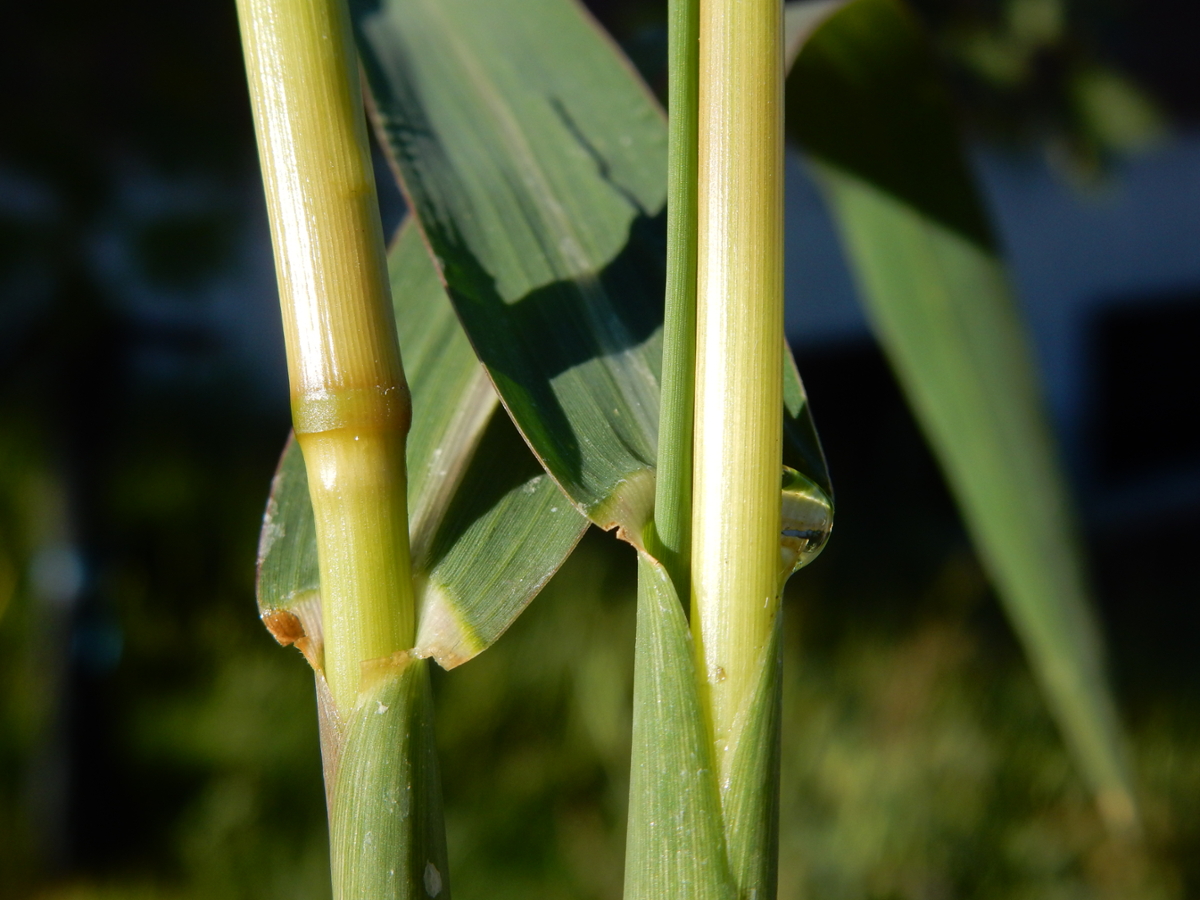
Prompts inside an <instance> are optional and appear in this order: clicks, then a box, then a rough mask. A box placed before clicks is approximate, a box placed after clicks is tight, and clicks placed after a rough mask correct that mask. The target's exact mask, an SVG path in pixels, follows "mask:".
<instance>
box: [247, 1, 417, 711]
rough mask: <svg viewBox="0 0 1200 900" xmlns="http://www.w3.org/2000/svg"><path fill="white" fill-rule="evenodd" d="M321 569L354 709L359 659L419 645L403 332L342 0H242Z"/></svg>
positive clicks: (333, 687)
mask: <svg viewBox="0 0 1200 900" xmlns="http://www.w3.org/2000/svg"><path fill="white" fill-rule="evenodd" d="M238 13H239V18H240V20H241V27H242V45H243V49H244V52H245V56H246V71H247V75H248V79H249V84H250V96H251V100H252V103H253V108H254V120H255V126H256V131H257V135H258V147H259V158H260V162H261V165H262V170H263V181H264V185H265V188H266V195H267V209H268V213H269V216H270V222H271V234H272V238H273V243H274V247H275V266H276V272H277V275H278V278H279V299H280V306H281V308H282V311H283V322H284V337H285V343H286V346H287V356H288V374H289V380H290V382H291V390H292V414H293V421H294V424H295V430H296V435H297V438H298V440H299V442H300V447H301V449H302V450H303V452H304V460H305V466H306V468H307V469H308V481H309V489H310V492H311V495H312V503H313V510H314V512H315V514H316V530H317V558H318V564H319V568H320V573H321V607H322V626H323V628H322V630H323V641H324V661H323V670H324V675H325V679H326V681H327V682H328V685H329V689H330V692H331V694H332V696H333V700H334V703H335V705H336V707H337V710H338V713H339V715H340V716H341V717H343V718H345V717H347V716H349V715H350V713H351V711H352V710H353V708H354V706H355V703H356V702H357V699H358V696H359V688H360V682H361V678H362V670H363V663H364V662H366V661H369V660H373V659H379V658H382V657H389V656H391V655H392V654H394V653H396V652H398V651H402V650H406V649H408V648H409V647H411V646H412V641H413V631H414V613H413V590H412V576H411V564H410V560H409V546H408V514H407V502H406V490H405V487H406V476H405V468H404V442H405V436H406V435H407V431H408V425H409V419H410V405H409V394H408V386H407V385H406V383H405V380H404V370H403V368H402V366H401V363H400V351H399V347H398V345H397V343H396V329H395V322H394V320H393V314H392V306H391V295H390V290H389V287H388V280H387V266H386V260H385V254H384V245H383V235H382V229H381V225H380V220H379V210H378V207H377V201H376V195H375V181H374V175H373V172H372V168H371V158H370V151H369V145H368V143H367V132H366V122H365V118H364V112H363V106H362V101H361V98H360V95H359V86H358V85H359V79H358V59H357V55H356V53H355V50H354V44H353V40H352V37H351V32H350V20H349V12H348V11H347V9H346V6H345V0H238Z"/></svg>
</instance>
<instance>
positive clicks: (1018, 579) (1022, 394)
mask: <svg viewBox="0 0 1200 900" xmlns="http://www.w3.org/2000/svg"><path fill="white" fill-rule="evenodd" d="M788 104H789V129H790V130H791V133H792V135H793V136H794V137H796V138H797V140H798V141H799V142H800V143H801V144H802V146H803V147H804V148H805V150H806V151H807V152H808V153H809V154H810V156H811V157H812V159H813V161H814V163H815V168H816V170H817V172H818V173H819V178H820V181H821V183H822V185H823V187H824V190H825V194H826V197H827V198H828V202H829V205H830V209H831V211H832V213H833V216H834V219H835V220H836V222H837V224H838V227H839V228H840V230H841V233H842V238H843V244H844V246H845V249H846V252H847V256H848V258H849V261H850V264H851V268H852V270H853V272H854V275H855V277H856V279H857V281H858V284H859V288H860V293H861V295H862V298H863V300H864V302H865V303H866V304H867V306H868V308H869V311H870V313H871V317H872V319H873V322H874V325H875V329H876V332H877V334H878V336H879V338H880V341H881V342H882V344H883V347H884V349H885V351H886V353H887V355H888V358H889V360H890V361H891V364H892V367H893V368H894V370H895V371H896V374H897V377H898V378H899V380H900V383H901V385H902V387H903V388H904V390H905V393H906V394H907V396H908V398H909V402H910V403H911V404H912V406H913V409H914V411H915V413H916V415H917V418H918V419H919V420H920V422H921V424H922V427H923V428H924V430H925V433H926V435H927V437H928V439H929V441H930V443H931V445H932V447H933V449H934V451H935V453H936V454H937V456H938V458H939V460H940V462H941V465H942V467H943V470H944V471H945V473H946V477H947V479H948V481H949V483H950V486H951V488H952V490H953V492H954V494H955V496H956V498H957V500H958V503H959V506H960V508H961V510H962V513H963V516H964V519H965V520H966V523H967V526H968V528H969V529H970V531H971V534H972V536H973V538H974V540H975V543H976V545H977V546H978V547H979V550H980V553H981V555H982V557H983V559H984V562H985V564H986V566H987V568H988V570H989V572H990V574H991V577H992V579H993V581H994V583H995V585H996V588H997V590H998V592H999V594H1000V597H1001V600H1002V602H1003V604H1004V607H1005V609H1006V611H1007V613H1008V616H1009V618H1010V620H1011V621H1012V623H1013V626H1014V628H1015V630H1016V631H1017V633H1018V635H1019V636H1020V638H1021V640H1022V642H1023V643H1024V646H1025V649H1026V652H1027V654H1028V656H1029V659H1030V661H1031V663H1032V665H1033V668H1034V670H1035V672H1036V673H1037V675H1038V677H1039V679H1040V681H1041V683H1042V686H1043V689H1044V691H1045V694H1046V697H1047V700H1048V702H1049V705H1050V707H1051V709H1052V711H1053V712H1054V714H1055V715H1056V717H1057V718H1058V721H1059V724H1060V726H1061V727H1062V730H1063V732H1064V734H1065V735H1066V738H1067V740H1068V743H1069V744H1070V745H1071V746H1072V748H1073V750H1074V752H1075V754H1076V757H1077V759H1078V760H1079V762H1080V765H1081V767H1082V769H1083V771H1084V773H1085V774H1086V776H1087V777H1088V778H1089V780H1090V781H1091V783H1092V786H1093V788H1094V789H1095V790H1096V792H1097V796H1098V798H1099V803H1100V807H1101V809H1102V811H1103V812H1104V813H1105V815H1106V817H1107V818H1108V819H1109V821H1110V823H1112V824H1113V825H1115V826H1125V825H1129V824H1131V823H1132V822H1133V821H1134V819H1135V816H1136V814H1135V808H1134V801H1133V794H1132V791H1131V788H1130V781H1129V777H1128V772H1127V769H1126V764H1125V761H1124V756H1123V740H1122V735H1121V730H1120V727H1119V725H1118V722H1117V716H1116V711H1115V704H1114V702H1113V699H1112V696H1111V693H1110V691H1109V689H1108V687H1107V683H1106V679H1105V677H1104V666H1103V659H1102V656H1103V653H1102V646H1101V639H1100V631H1099V628H1098V626H1097V623H1096V621H1095V618H1094V615H1093V613H1092V610H1091V606H1090V598H1089V596H1088V589H1087V585H1086V579H1085V575H1084V570H1083V564H1082V560H1081V558H1080V554H1079V550H1078V545H1079V540H1078V536H1077V533H1076V528H1075V524H1074V522H1073V520H1072V518H1071V512H1070V501H1069V498H1068V495H1067V489H1066V483H1065V478H1064V477H1063V474H1062V472H1061V470H1060V468H1059V465H1058V462H1057V459H1056V456H1055V448H1054V443H1053V440H1052V437H1051V434H1050V431H1049V428H1048V426H1047V424H1046V421H1045V417H1044V413H1043V410H1042V405H1041V399H1040V396H1039V392H1038V387H1037V384H1036V382H1035V378H1034V375H1033V372H1034V365H1033V361H1032V354H1031V353H1030V350H1029V347H1028V341H1027V338H1026V336H1025V333H1024V330H1023V327H1022V324H1021V322H1020V319H1019V315H1018V313H1017V310H1016V307H1015V304H1014V301H1013V297H1012V291H1011V287H1010V285H1009V283H1008V279H1007V276H1006V274H1005V271H1004V267H1003V264H1002V262H1001V260H1000V259H999V255H998V253H997V251H996V249H995V242H994V240H993V238H992V235H991V231H990V228H989V226H988V224H987V219H986V215H985V213H984V211H983V207H982V204H981V202H980V200H979V197H978V194H977V192H976V190H975V186H974V184H973V180H972V178H971V174H970V170H969V167H968V165H967V161H966V158H965V155H964V153H963V150H962V146H961V142H960V138H959V135H958V130H957V125H956V122H955V117H954V115H953V109H952V104H951V102H950V100H949V97H948V96H947V94H946V90H945V87H944V85H943V84H942V83H941V80H940V77H939V75H938V72H937V70H936V65H935V63H934V61H933V58H932V55H931V52H930V50H929V48H928V46H927V45H926V43H925V41H924V39H923V35H922V34H921V33H920V29H919V27H918V25H917V23H916V21H915V19H914V18H913V17H912V15H911V14H910V13H909V12H908V10H907V8H906V7H905V6H903V5H902V3H900V2H899V0H853V2H850V3H848V4H846V5H845V6H843V7H842V8H841V9H839V10H838V11H836V12H835V13H833V14H832V15H831V16H830V17H829V18H828V19H827V20H826V21H825V22H824V23H823V24H822V25H820V26H819V27H818V28H817V29H816V30H815V32H814V33H813V34H812V36H811V37H810V38H809V39H808V41H807V42H806V43H805V45H804V47H803V49H802V50H801V52H800V55H799V58H798V60H797V61H796V64H795V66H794V68H793V71H792V75H791V78H790V81H789V89H788Z"/></svg>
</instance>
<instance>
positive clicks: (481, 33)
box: [352, 0, 828, 542]
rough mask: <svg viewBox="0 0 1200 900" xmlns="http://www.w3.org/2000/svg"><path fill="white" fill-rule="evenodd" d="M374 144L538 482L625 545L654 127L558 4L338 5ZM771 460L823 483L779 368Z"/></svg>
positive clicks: (650, 473)
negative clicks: (779, 413) (399, 186)
mask: <svg viewBox="0 0 1200 900" xmlns="http://www.w3.org/2000/svg"><path fill="white" fill-rule="evenodd" d="M352 12H353V15H354V17H355V24H356V28H357V32H358V38H359V51H360V55H361V56H362V59H363V67H364V69H365V71H366V73H367V79H368V82H369V84H370V88H371V93H372V98H373V101H374V107H375V111H376V116H377V119H378V122H379V124H380V127H381V130H382V132H383V136H384V138H385V144H386V145H387V146H388V148H389V150H390V153H391V155H392V157H393V159H394V161H395V163H396V165H397V168H398V170H399V173H400V176H401V180H402V181H403V183H404V186H405V189H406V191H407V193H408V196H409V198H410V200H411V201H412V204H413V209H414V212H415V213H416V215H417V218H418V219H419V221H420V225H421V228H422V230H423V231H424V233H425V236H426V239H427V240H428V243H429V246H430V249H431V250H432V252H433V254H434V255H435V256H436V257H437V259H438V260H439V263H440V269H441V273H442V277H443V279H444V280H445V282H446V285H447V288H448V291H449V293H450V297H451V299H452V301H453V302H454V305H455V308H456V309H457V311H458V314H459V318H460V319H461V320H462V322H463V326H464V328H465V329H466V332H467V334H468V336H469V337H470V339H471V342H472V343H473V345H474V347H475V350H476V352H477V353H478V354H479V357H480V359H481V360H482V361H483V363H484V365H485V366H486V367H487V369H488V371H489V374H490V375H491V377H492V380H493V382H494V383H495V385H496V387H497V390H498V391H499V394H500V397H501V400H502V401H503V402H504V404H505V406H506V407H507V408H508V410H509V412H510V413H511V414H512V417H513V419H514V421H515V422H516V424H517V427H518V428H520V429H521V432H522V433H523V435H524V436H525V439H526V440H527V441H528V442H529V444H530V446H531V447H532V448H533V449H534V452H535V453H536V454H537V455H538V457H539V458H540V459H541V461H542V463H543V465H544V466H545V467H546V469H547V471H549V472H550V474H551V475H552V476H553V477H554V478H555V480H556V481H557V482H558V483H559V485H560V486H561V487H562V488H563V490H564V491H565V492H566V493H567V494H568V496H570V497H571V499H572V500H573V501H574V502H575V503H576V505H577V506H579V507H580V508H581V509H582V510H584V511H585V512H586V513H587V514H588V516H589V517H590V518H591V519H592V521H594V522H596V523H597V524H599V525H601V526H602V527H613V526H620V527H622V528H624V529H625V531H626V533H627V536H629V537H630V539H631V540H634V541H635V542H637V541H639V540H640V532H641V529H642V526H643V525H644V524H645V523H646V522H647V521H648V519H649V517H650V512H651V506H652V499H653V494H654V460H655V454H656V441H657V432H658V405H659V367H660V364H661V355H662V343H661V324H662V309H663V300H662V289H663V278H664V274H663V269H664V264H663V259H664V247H663V221H662V220H663V204H664V201H665V177H666V123H665V122H664V121H663V117H662V114H661V111H660V110H659V109H658V107H657V105H656V104H655V102H654V100H653V99H652V98H651V97H650V95H649V94H648V92H647V91H646V89H645V87H644V86H643V85H642V84H641V83H640V81H639V80H638V79H637V77H636V76H635V75H634V74H633V72H632V69H631V67H630V66H629V65H628V64H627V63H626V62H625V61H624V60H623V59H622V58H621V56H620V55H619V53H617V52H616V50H615V48H614V47H613V45H612V44H611V42H610V41H609V40H607V39H606V38H605V37H604V36H603V35H602V34H601V32H599V31H598V30H597V28H596V26H595V24H594V23H593V22H591V21H590V20H589V19H588V18H587V17H586V15H584V14H583V13H582V11H581V10H580V8H579V7H578V6H577V5H576V4H574V3H572V2H569V0H495V2H486V3H485V2H479V0H355V2H354V3H353V4H352ZM784 374H785V398H786V401H787V406H788V410H787V415H786V416H785V419H786V424H785V430H786V431H787V435H788V438H789V448H790V449H789V450H788V451H787V452H786V453H785V458H786V461H787V462H788V464H789V465H792V466H793V467H795V468H797V469H798V470H800V471H802V472H804V473H805V474H806V475H808V477H810V478H812V480H813V481H815V482H817V483H818V484H820V485H821V486H822V487H824V488H826V490H827V489H828V478H827V475H826V473H825V465H824V459H823V458H822V456H821V452H820V447H819V444H818V443H817V440H816V434H815V431H814V429H813V427H812V423H811V419H810V418H809V415H808V409H807V402H806V399H805V396H804V392H803V387H802V386H801V385H800V383H799V381H798V379H797V378H796V376H795V370H794V367H792V366H790V365H789V366H785V373H784Z"/></svg>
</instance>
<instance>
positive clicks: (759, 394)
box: [692, 0, 783, 793]
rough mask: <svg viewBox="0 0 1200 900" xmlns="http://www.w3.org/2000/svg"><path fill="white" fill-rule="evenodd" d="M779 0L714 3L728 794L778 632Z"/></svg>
mask: <svg viewBox="0 0 1200 900" xmlns="http://www.w3.org/2000/svg"><path fill="white" fill-rule="evenodd" d="M781 26H782V5H781V4H780V3H779V2H778V0H705V2H704V3H702V5H701V17H700V120H699V202H698V215H699V230H698V235H699V250H698V288H697V329H696V412H695V416H696V419H695V445H694V453H695V459H694V484H693V507H692V631H693V635H694V637H695V640H696V648H697V653H698V654H699V662H700V666H699V667H698V668H699V670H700V671H699V677H700V679H701V682H702V684H701V688H702V694H705V695H706V699H707V704H706V705H707V706H708V709H709V711H710V715H711V724H712V728H713V737H714V739H715V742H716V756H717V767H718V773H719V776H720V780H721V788H722V792H723V793H724V792H725V790H726V789H727V788H728V786H729V785H728V777H729V766H730V760H731V758H732V756H733V751H734V750H736V747H737V740H738V737H739V731H740V727H741V726H742V725H744V724H745V723H746V722H747V721H748V720H749V718H750V709H749V707H750V705H751V702H752V697H753V695H754V692H755V690H756V687H757V685H758V682H759V673H760V670H761V667H762V665H763V660H764V658H765V655H766V654H767V653H768V649H767V648H768V647H769V646H770V644H771V639H772V635H773V631H774V629H775V623H776V617H777V613H778V605H779V552H780V551H779V528H780V502H781V501H780V481H781V455H782V429H783V418H782V410H783V396H782V371H783V359H782V352H783V265H782V256H783V247H782V232H783V227H782V226H783V219H782V203H783V183H782V182H783V166H782V163H783V118H782V100H783V50H782V46H783V45H782V27H781Z"/></svg>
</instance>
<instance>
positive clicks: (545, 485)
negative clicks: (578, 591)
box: [258, 225, 587, 668]
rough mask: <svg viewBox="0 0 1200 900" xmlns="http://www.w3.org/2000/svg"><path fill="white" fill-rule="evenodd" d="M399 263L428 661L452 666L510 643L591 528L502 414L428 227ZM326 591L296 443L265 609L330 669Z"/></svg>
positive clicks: (273, 540) (264, 544)
mask: <svg viewBox="0 0 1200 900" xmlns="http://www.w3.org/2000/svg"><path fill="white" fill-rule="evenodd" d="M388 264H389V270H390V277H391V282H392V297H393V305H394V307H395V314H396V327H397V331H398V332H399V338H400V348H401V353H402V355H403V357H404V362H405V370H406V374H407V376H408V380H409V386H410V389H411V391H412V396H413V422H412V429H411V431H410V432H409V440H408V451H407V452H408V467H409V473H410V477H409V482H408V492H409V496H408V502H409V509H410V531H411V541H412V549H413V568H414V573H415V576H416V580H417V646H416V652H417V654H418V655H420V656H431V657H433V658H434V659H436V660H437V661H438V662H439V663H441V664H442V665H443V666H444V667H446V668H450V667H452V666H455V665H458V664H459V663H462V662H465V661H466V660H467V659H470V658H471V657H472V656H474V655H475V654H476V653H479V652H480V651H482V650H483V649H485V648H486V647H487V646H488V645H490V644H491V643H492V641H494V640H495V639H496V638H497V637H499V635H500V634H501V633H502V632H503V631H504V629H505V628H507V627H508V625H509V624H511V622H512V620H513V619H515V618H516V616H517V615H518V614H519V613H520V612H521V610H523V609H524V608H525V606H526V605H527V604H528V603H529V601H530V600H531V599H532V598H533V596H534V595H535V594H536V593H537V592H538V590H540V589H541V587H542V585H544V584H545V582H546V581H547V580H548V579H549V578H550V576H551V575H553V574H554V572H555V570H557V568H558V566H559V565H560V564H561V563H562V561H563V560H564V559H565V558H566V557H567V555H568V554H569V553H570V552H571V549H572V548H573V547H574V546H575V543H576V542H577V541H578V540H579V537H580V535H582V533H583V530H584V528H586V527H587V521H586V520H585V519H584V518H583V517H582V516H580V515H579V514H578V513H577V512H576V511H575V510H574V509H573V508H572V507H571V505H570V504H569V503H568V502H566V499H565V498H564V497H563V495H562V492H561V491H559V489H558V487H557V486H556V485H555V484H554V482H553V481H552V480H551V479H550V478H549V477H548V476H547V475H546V474H545V473H544V472H543V471H542V469H541V467H540V466H538V464H537V461H536V460H535V459H534V458H533V456H532V455H530V453H529V451H528V449H527V448H526V447H525V446H524V445H523V444H522V443H521V441H520V438H519V437H518V436H517V435H516V433H515V432H514V430H513V429H512V426H511V425H510V424H509V422H508V417H507V416H505V415H503V413H502V412H500V409H499V404H498V403H497V402H496V394H495V391H494V390H492V387H491V384H490V382H489V381H488V379H487V375H486V374H485V373H484V371H483V368H482V367H481V366H480V365H479V362H478V361H477V360H476V359H475V354H474V352H473V351H472V350H471V346H470V344H469V343H468V342H467V339H466V337H465V335H464V334H463V332H462V328H461V327H460V326H459V324H458V319H457V318H456V317H455V315H454V310H453V308H452V307H451V306H450V303H449V301H448V300H447V298H446V294H445V291H444V290H443V289H442V287H441V285H440V284H439V283H438V280H437V274H436V272H435V271H434V269H433V265H432V263H431V262H430V260H429V255H428V254H427V253H426V252H425V249H424V248H423V247H422V246H421V243H420V235H419V234H418V232H417V230H416V229H415V228H412V227H410V226H407V225H406V226H405V227H403V228H402V229H401V232H400V234H399V236H398V238H397V240H396V242H395V244H394V245H393V247H392V249H391V252H390V253H389V259H388ZM501 523H503V524H504V527H500V525H501ZM512 523H520V527H519V528H518V527H513V524H512ZM317 589H318V577H317V562H316V537H315V533H314V530H313V518H312V506H311V504H310V503H309V500H308V482H307V479H306V476H305V471H304V461H303V459H302V458H301V456H300V452H299V448H298V447H297V446H296V444H295V442H290V443H289V445H288V448H287V449H286V450H285V452H284V456H283V459H282V460H281V462H280V467H279V472H278V473H277V475H276V478H275V482H274V483H273V485H272V487H271V499H270V502H269V505H268V508H267V516H266V519H265V521H264V525H263V532H262V539H261V543H260V547H259V583H258V595H259V608H260V612H261V613H262V615H263V617H264V619H265V620H266V621H267V622H268V624H269V625H273V628H272V630H273V631H274V632H275V633H276V635H277V637H285V638H287V639H288V642H289V643H290V642H292V641H293V640H296V641H298V643H299V646H300V649H301V650H304V651H305V653H306V655H309V659H310V662H314V661H316V660H317V659H319V647H313V646H311V644H312V641H313V639H314V637H316V636H318V635H319V621H320V616H319V614H317V615H315V617H314V615H313V613H314V612H316V610H317V609H318V607H317V605H316V604H317V602H318V600H317ZM285 612H290V613H291V614H292V615H294V616H296V618H297V619H299V622H294V621H293V620H292V619H291V618H290V617H288V616H286V615H281V613H285ZM301 634H303V635H306V637H301V636H300V635H301ZM318 643H319V638H318Z"/></svg>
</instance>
